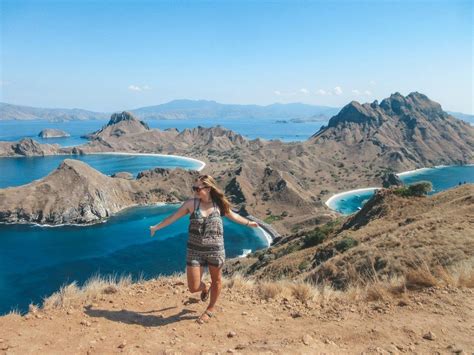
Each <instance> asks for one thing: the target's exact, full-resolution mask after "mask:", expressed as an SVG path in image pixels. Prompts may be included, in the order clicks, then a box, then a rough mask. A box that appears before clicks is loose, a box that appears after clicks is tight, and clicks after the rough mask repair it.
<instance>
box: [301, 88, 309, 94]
mask: <svg viewBox="0 0 474 355" xmlns="http://www.w3.org/2000/svg"><path fill="white" fill-rule="evenodd" d="M300 92H301V93H302V94H305V95H308V94H309V90H308V89H305V88H302V89H300Z"/></svg>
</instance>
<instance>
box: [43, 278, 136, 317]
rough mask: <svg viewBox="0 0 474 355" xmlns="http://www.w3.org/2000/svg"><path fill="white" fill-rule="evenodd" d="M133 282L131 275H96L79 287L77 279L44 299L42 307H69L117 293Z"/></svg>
mask: <svg viewBox="0 0 474 355" xmlns="http://www.w3.org/2000/svg"><path fill="white" fill-rule="evenodd" d="M140 280H141V279H140ZM140 280H139V281H140ZM131 284H132V277H131V276H130V275H127V276H121V277H119V278H118V277H117V276H116V275H114V276H107V277H101V276H99V275H96V276H93V277H91V278H90V279H89V280H87V281H86V282H85V283H84V286H82V287H78V286H77V283H76V282H75V281H74V282H72V283H71V284H69V285H65V286H62V287H61V288H60V289H59V291H58V292H56V293H53V294H52V295H51V296H49V297H47V298H45V299H44V301H43V307H42V308H43V309H46V310H47V309H56V308H62V309H63V308H68V307H70V306H72V305H73V304H76V303H77V302H85V301H91V300H95V299H97V298H98V297H99V296H100V295H102V294H112V293H117V292H119V291H120V290H122V289H124V288H126V287H128V286H130V285H131Z"/></svg>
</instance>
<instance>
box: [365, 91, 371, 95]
mask: <svg viewBox="0 0 474 355" xmlns="http://www.w3.org/2000/svg"><path fill="white" fill-rule="evenodd" d="M364 94H366V95H367V96H370V95H372V92H371V91H369V90H365V91H364Z"/></svg>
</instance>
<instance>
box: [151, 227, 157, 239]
mask: <svg viewBox="0 0 474 355" xmlns="http://www.w3.org/2000/svg"><path fill="white" fill-rule="evenodd" d="M155 232H156V229H155V226H150V236H151V237H153V236H154V235H155Z"/></svg>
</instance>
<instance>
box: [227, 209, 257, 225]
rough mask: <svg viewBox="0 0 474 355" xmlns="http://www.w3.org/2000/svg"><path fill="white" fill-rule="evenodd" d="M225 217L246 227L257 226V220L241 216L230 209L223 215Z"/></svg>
mask: <svg viewBox="0 0 474 355" xmlns="http://www.w3.org/2000/svg"><path fill="white" fill-rule="evenodd" d="M225 217H227V218H229V219H230V220H231V221H234V222H235V223H238V224H243V225H244V226H248V227H258V224H257V222H254V221H251V220H249V219H247V218H244V217H242V216H241V215H239V214H237V213H235V212H234V211H232V210H230V211H229V213H227V214H226V215H225Z"/></svg>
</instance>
